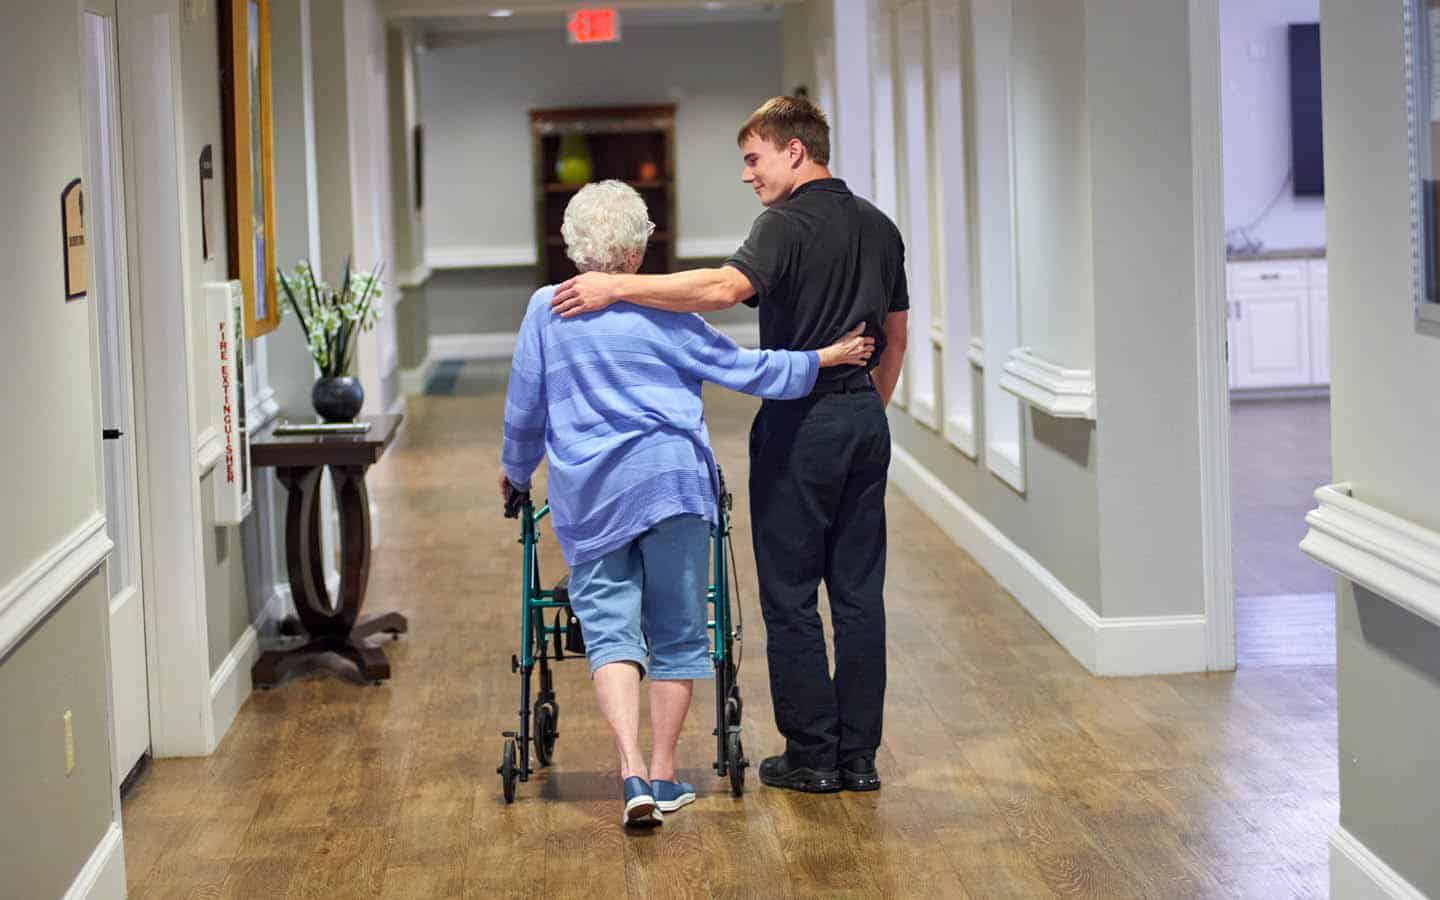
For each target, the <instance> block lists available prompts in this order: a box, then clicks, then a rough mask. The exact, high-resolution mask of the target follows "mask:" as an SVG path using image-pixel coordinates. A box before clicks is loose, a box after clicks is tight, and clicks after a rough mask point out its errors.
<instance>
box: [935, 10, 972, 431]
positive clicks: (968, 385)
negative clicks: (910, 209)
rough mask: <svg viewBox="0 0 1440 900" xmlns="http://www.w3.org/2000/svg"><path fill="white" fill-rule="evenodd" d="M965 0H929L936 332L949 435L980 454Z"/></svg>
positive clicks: (945, 427) (945, 428) (945, 426)
mask: <svg viewBox="0 0 1440 900" xmlns="http://www.w3.org/2000/svg"><path fill="white" fill-rule="evenodd" d="M960 16H961V10H960V3H959V0H930V61H931V73H930V75H931V95H932V98H933V106H934V125H935V129H934V135H935V148H934V149H935V170H936V171H935V175H936V177H935V179H934V184H935V190H936V192H937V193H938V194H939V197H938V202H937V203H936V207H937V215H936V216H935V230H936V238H937V244H938V245H939V249H940V252H939V254H938V255H937V257H936V263H937V265H936V273H937V275H938V276H939V278H938V282H939V283H938V290H937V291H936V296H937V297H939V298H940V299H941V309H940V317H939V318H938V320H937V324H936V327H937V330H938V331H939V336H940V337H941V341H942V342H941V343H940V344H938V345H937V346H939V347H940V350H941V353H940V364H941V373H940V374H941V377H942V379H943V384H944V386H945V389H944V392H943V394H942V397H943V399H944V405H945V411H944V414H945V421H944V433H945V439H946V440H948V441H949V442H950V444H951V446H953V447H955V448H956V449H957V450H959V451H960V452H961V453H963V454H965V455H966V456H968V457H970V458H971V459H974V458H975V457H976V455H977V453H978V450H979V448H978V447H977V446H976V434H975V377H974V373H973V372H972V371H971V347H970V344H971V339H972V337H973V335H972V329H971V325H970V323H971V305H972V303H973V299H972V298H973V288H974V283H973V280H972V264H971V260H972V253H973V250H972V247H971V245H970V195H969V190H968V187H969V186H968V184H967V181H968V170H969V160H968V158H967V147H968V143H967V139H968V135H967V134H966V128H965V59H964V55H963V53H962V51H961V43H960V41H961V28H960Z"/></svg>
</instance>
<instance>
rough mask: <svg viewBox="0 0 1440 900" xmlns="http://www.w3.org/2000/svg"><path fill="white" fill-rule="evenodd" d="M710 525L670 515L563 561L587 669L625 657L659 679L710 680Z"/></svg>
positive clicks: (711, 675) (711, 666) (684, 516)
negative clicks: (618, 542)
mask: <svg viewBox="0 0 1440 900" xmlns="http://www.w3.org/2000/svg"><path fill="white" fill-rule="evenodd" d="M709 562H710V523H709V522H708V521H707V520H706V519H704V518H703V517H701V516H694V515H683V516H672V517H671V518H668V519H664V520H662V521H660V522H657V523H656V524H655V525H654V526H652V527H651V528H650V530H649V531H646V532H645V533H643V534H641V535H640V536H638V537H636V538H635V539H634V540H632V541H630V542H629V543H628V544H626V545H625V546H623V547H620V548H618V549H616V550H612V551H611V552H610V553H607V554H606V555H604V556H602V557H600V558H599V559H594V560H590V561H589V562H584V563H580V564H578V565H574V566H571V567H570V608H571V609H572V610H574V612H575V615H576V616H578V617H579V619H580V629H581V631H582V632H583V633H584V635H585V649H586V655H587V656H588V657H589V659H590V674H591V675H594V674H595V670H596V669H598V668H600V667H601V666H603V665H606V664H607V663H613V662H622V661H628V662H633V663H635V664H636V665H638V666H639V667H640V672H641V675H642V676H643V675H644V674H646V672H647V671H648V673H649V675H650V677H651V678H655V679H658V680H661V681H684V680H688V679H692V678H710V677H713V676H714V674H715V667H714V664H713V663H712V662H711V660H710V637H709V635H708V634H707V633H706V617H707V616H708V614H709V609H708V606H707V603H706V596H705V593H706V591H707V590H708V589H709V585H710V582H709V579H708V573H707V569H708V565H709Z"/></svg>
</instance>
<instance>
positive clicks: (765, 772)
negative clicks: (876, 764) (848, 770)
mask: <svg viewBox="0 0 1440 900" xmlns="http://www.w3.org/2000/svg"><path fill="white" fill-rule="evenodd" d="M760 781H761V782H763V783H764V784H768V785H770V787H777V788H788V789H789V790H792V791H804V792H805V793H807V794H833V793H835V792H836V791H838V790H840V773H839V772H838V771H837V770H835V769H807V768H805V767H803V766H792V765H790V761H789V760H787V759H786V758H785V755H784V754H783V753H782V754H781V755H779V756H771V757H769V758H767V759H765V760H763V761H762V762H761V763H760Z"/></svg>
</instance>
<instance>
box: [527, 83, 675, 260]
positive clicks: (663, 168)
mask: <svg viewBox="0 0 1440 900" xmlns="http://www.w3.org/2000/svg"><path fill="white" fill-rule="evenodd" d="M530 132H531V136H532V140H533V150H532V154H531V158H532V160H533V165H534V168H535V258H536V260H537V261H538V268H539V274H540V279H541V281H542V282H543V283H545V284H557V283H559V282H561V281H564V280H565V279H567V278H569V277H570V276H572V275H574V274H575V266H574V264H573V263H571V262H570V259H569V257H567V256H566V255H565V241H564V239H563V238H562V237H561V235H560V224H561V222H563V221H564V218H565V206H566V204H568V203H569V202H570V198H571V197H572V196H574V195H575V192H576V191H578V190H580V188H581V187H583V186H584V185H579V184H566V183H563V182H560V181H559V180H557V178H556V174H555V163H556V160H557V159H558V158H559V156H560V139H561V138H562V137H564V136H566V135H571V134H582V135H584V136H585V141H586V144H587V146H588V147H589V150H590V157H591V160H592V170H591V176H590V177H591V180H592V181H604V180H606V179H611V178H613V179H616V180H619V181H624V182H625V183H627V184H629V185H630V186H631V187H633V188H635V190H637V191H639V192H640V196H642V197H644V198H645V205H646V206H647V207H649V211H650V221H652V222H654V223H655V234H654V235H652V236H651V238H650V246H649V247H648V248H647V250H646V252H645V261H644V262H643V263H642V264H641V266H640V271H641V272H647V273H663V272H673V271H675V268H676V264H675V246H676V233H675V232H676V225H677V219H676V216H675V106H674V105H673V104H665V105H657V106H617V107H588V108H567V109H532V110H531V111H530ZM647 162H651V163H654V164H655V167H656V173H657V175H656V177H655V178H649V179H646V178H641V177H640V175H641V172H640V167H641V166H642V164H644V163H647Z"/></svg>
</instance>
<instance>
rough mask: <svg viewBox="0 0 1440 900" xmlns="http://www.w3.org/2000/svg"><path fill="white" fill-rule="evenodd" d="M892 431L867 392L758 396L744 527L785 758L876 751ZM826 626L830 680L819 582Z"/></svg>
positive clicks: (843, 758)
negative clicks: (831, 649)
mask: <svg viewBox="0 0 1440 900" xmlns="http://www.w3.org/2000/svg"><path fill="white" fill-rule="evenodd" d="M889 467H890V426H889V423H888V421H887V420H886V418H885V409H884V406H883V405H882V404H881V402H880V396H879V395H878V394H877V393H876V392H875V391H874V390H873V389H871V388H869V387H868V384H867V386H866V388H865V389H863V390H858V391H850V392H844V391H842V392H838V393H829V394H821V395H816V396H811V397H807V398H805V399H802V400H772V401H766V402H765V403H764V404H763V405H762V406H761V408H760V412H759V414H758V415H756V417H755V423H754V425H752V426H751V429H750V522H751V534H752V537H753V539H754V542H755V563H756V567H757V569H758V574H759V576H760V608H761V611H762V612H763V613H764V615H765V628H766V632H767V637H766V641H767V645H768V653H769V663H770V693H771V696H772V698H773V699H774V703H775V724H776V726H777V727H778V728H779V729H780V733H781V734H783V735H784V736H785V741H786V746H785V753H786V756H787V757H788V758H789V760H790V763H791V764H792V765H796V766H807V767H810V768H819V769H831V768H834V767H835V766H836V765H837V764H839V763H844V762H848V761H849V760H851V759H854V758H856V757H861V756H873V755H874V753H875V750H876V748H877V747H879V746H880V727H881V722H882V718H883V709H884V703H885V596H884V587H885V479H886V473H887V470H888V469H889ZM822 578H823V579H824V580H825V588H826V591H827V593H828V595H829V599H830V618H831V623H832V624H833V626H834V630H835V677H834V679H833V680H832V679H831V677H830V668H829V665H828V660H827V657H826V653H825V637H824V634H823V632H822V630H821V625H820V615H819V610H818V600H817V595H816V589H817V587H818V586H819V584H820V580H821V579H822Z"/></svg>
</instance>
